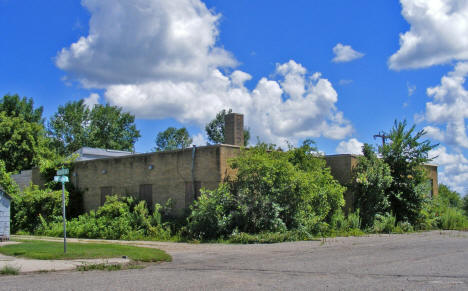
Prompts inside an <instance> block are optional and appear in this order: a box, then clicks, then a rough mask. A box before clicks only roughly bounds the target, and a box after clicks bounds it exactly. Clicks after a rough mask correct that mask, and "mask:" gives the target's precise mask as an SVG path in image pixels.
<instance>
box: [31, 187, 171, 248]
mask: <svg viewBox="0 0 468 291" xmlns="http://www.w3.org/2000/svg"><path fill="white" fill-rule="evenodd" d="M161 208H162V207H161V206H160V205H159V204H156V205H155V208H154V211H153V213H152V214H150V213H149V211H148V208H147V207H146V202H145V201H139V202H138V201H136V200H135V199H133V198H132V197H119V196H107V198H106V202H105V203H104V205H103V206H101V207H100V208H98V209H97V210H96V211H94V210H92V211H90V212H89V213H86V214H83V215H80V216H79V217H78V218H74V219H72V220H70V221H68V222H67V235H68V236H70V237H80V238H102V239H129V240H135V239H143V238H148V237H150V238H154V239H160V240H169V239H170V238H171V231H170V229H169V228H168V227H167V226H166V225H164V224H163V223H162V222H161ZM36 234H42V235H50V236H60V235H62V229H61V221H59V220H57V221H55V222H52V223H47V222H46V221H43V222H42V224H41V227H40V228H39V229H38V230H37V231H36Z"/></svg>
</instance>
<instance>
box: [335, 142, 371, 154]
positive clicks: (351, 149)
mask: <svg viewBox="0 0 468 291" xmlns="http://www.w3.org/2000/svg"><path fill="white" fill-rule="evenodd" d="M363 146H364V144H363V143H362V142H360V141H358V140H357V139H355V138H351V139H349V140H348V141H342V142H340V143H339V144H338V147H337V148H336V153H337V154H354V155H361V154H362V147H363Z"/></svg>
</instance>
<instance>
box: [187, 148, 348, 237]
mask: <svg viewBox="0 0 468 291" xmlns="http://www.w3.org/2000/svg"><path fill="white" fill-rule="evenodd" d="M270 149H271V147H270V146H269V145H266V144H259V145H257V146H255V147H252V148H250V149H248V150H242V151H241V154H240V155H239V156H238V157H236V158H234V159H233V160H232V161H231V164H230V165H231V167H232V168H233V169H234V170H235V171H236V176H235V177H233V178H232V180H229V181H228V182H226V183H225V184H222V185H221V186H220V187H219V188H218V189H217V190H215V191H202V195H201V197H200V198H199V199H198V200H196V201H195V202H194V205H193V206H192V213H191V215H190V217H189V218H188V222H189V224H188V230H189V232H190V233H191V235H192V236H194V237H198V238H202V239H206V238H215V237H219V236H224V235H229V234H231V233H232V232H233V231H235V230H238V231H241V232H247V233H260V232H263V231H274V232H282V231H285V230H293V229H301V230H304V231H306V232H309V233H317V232H320V231H322V230H323V227H327V225H328V224H327V223H329V222H330V220H331V217H332V216H333V214H334V213H336V212H337V211H341V207H342V206H343V205H344V199H343V192H344V190H345V188H344V187H342V186H340V185H339V184H338V182H337V181H336V180H334V179H333V177H332V176H331V174H330V170H329V169H328V168H327V167H326V166H325V161H324V160H323V159H322V158H321V157H319V156H317V155H316V153H315V152H313V151H311V148H310V143H307V144H306V145H305V146H303V147H301V148H297V149H296V148H290V150H289V151H287V152H282V151H271V150H270Z"/></svg>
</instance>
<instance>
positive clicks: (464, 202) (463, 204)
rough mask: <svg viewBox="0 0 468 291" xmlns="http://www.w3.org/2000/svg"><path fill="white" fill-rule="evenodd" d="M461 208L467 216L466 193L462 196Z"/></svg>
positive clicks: (467, 196) (467, 200)
mask: <svg viewBox="0 0 468 291" xmlns="http://www.w3.org/2000/svg"><path fill="white" fill-rule="evenodd" d="M462 209H463V211H465V215H466V216H468V194H466V195H465V197H463V202H462Z"/></svg>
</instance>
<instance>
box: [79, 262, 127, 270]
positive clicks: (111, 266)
mask: <svg viewBox="0 0 468 291" xmlns="http://www.w3.org/2000/svg"><path fill="white" fill-rule="evenodd" d="M76 269H77V270H78V271H82V272H83V271H93V270H107V271H118V270H122V265H121V264H105V263H102V264H84V265H81V266H78V267H76Z"/></svg>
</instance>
